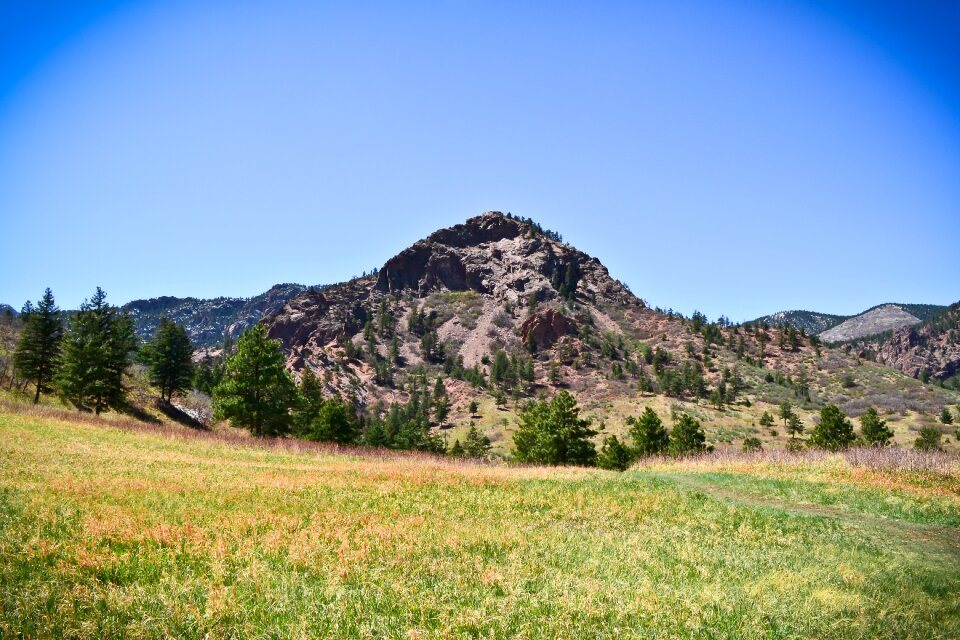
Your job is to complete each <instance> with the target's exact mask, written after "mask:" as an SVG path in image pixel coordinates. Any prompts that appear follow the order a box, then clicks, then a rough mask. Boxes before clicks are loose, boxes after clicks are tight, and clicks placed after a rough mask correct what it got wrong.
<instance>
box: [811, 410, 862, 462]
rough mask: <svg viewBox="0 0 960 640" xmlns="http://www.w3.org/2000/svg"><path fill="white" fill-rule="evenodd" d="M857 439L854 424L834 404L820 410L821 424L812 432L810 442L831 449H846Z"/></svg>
mask: <svg viewBox="0 0 960 640" xmlns="http://www.w3.org/2000/svg"><path fill="white" fill-rule="evenodd" d="M855 439H856V437H855V436H854V434H853V424H852V423H851V422H850V421H849V420H847V417H846V416H845V415H843V412H842V411H840V408H839V407H837V406H836V405H833V404H828V405H827V406H825V407H824V408H823V409H821V410H820V424H818V425H817V426H816V427H814V428H813V431H812V432H810V444H812V445H813V446H815V447H820V448H821V449H827V450H829V451H840V450H841V449H846V448H847V447H849V446H850V445H851V444H853V441H854V440H855Z"/></svg>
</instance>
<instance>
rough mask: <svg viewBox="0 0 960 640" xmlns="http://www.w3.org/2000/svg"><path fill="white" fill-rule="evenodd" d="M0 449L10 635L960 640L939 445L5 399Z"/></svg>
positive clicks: (1, 565) (957, 525) (957, 491)
mask: <svg viewBox="0 0 960 640" xmlns="http://www.w3.org/2000/svg"><path fill="white" fill-rule="evenodd" d="M128 422H132V421H128ZM111 425H113V426H111ZM0 445H2V446H0V452H2V453H0V456H2V460H3V464H0V514H2V517H0V582H2V584H3V585H4V588H3V590H2V595H0V635H3V636H4V637H8V636H9V637H18V636H23V637H45V638H54V637H55V638H74V637H100V638H104V637H137V638H169V637H178V638H203V637H298V638H299V637H304V638H305V637H337V638H477V637H483V638H532V637H551V638H613V637H618V638H622V637H645V638H702V637H711V638H730V639H733V638H758V637H783V638H811V637H820V638H866V637H869V638H904V637H916V638H921V637H922V638H955V637H958V635H960V610H958V608H957V603H956V598H955V594H956V593H957V592H958V590H960V547H958V546H957V541H958V540H960V500H958V498H957V496H958V495H960V470H958V469H957V467H956V459H955V458H947V457H945V456H926V457H922V456H916V455H909V454H910V452H899V453H895V454H894V453H893V452H890V453H884V452H873V453H871V452H862V451H861V452H851V453H850V454H848V455H847V456H842V455H827V454H816V453H811V454H808V455H806V456H784V455H779V456H775V457H770V458H765V457H763V456H751V457H714V458H710V459H702V460H698V461H688V462H676V463H672V462H665V461H657V462H654V463H651V464H649V465H647V466H644V467H638V468H635V469H634V470H632V471H629V472H627V473H624V474H617V473H611V472H602V471H589V470H583V469H543V468H515V467H498V466H487V465H475V464H467V463H456V462H452V461H449V460H439V459H433V458H429V457H423V456H409V455H406V456H405V455H398V454H383V453H376V454H373V455H360V452H352V451H344V452H337V451H336V450H334V449H332V448H329V447H327V448H325V447H323V446H318V445H311V444H309V443H304V444H293V443H287V444H283V443H278V444H275V445H263V444H261V445H259V446H258V445H256V444H255V443H254V442H253V441H251V440H249V439H238V438H237V437H231V438H227V437H223V436H217V435H213V434H205V433H203V432H194V431H190V430H184V429H180V430H177V429H174V428H168V429H163V428H159V427H147V426H145V425H142V424H127V423H126V422H108V421H107V420H104V419H97V418H95V417H93V416H89V415H78V414H75V413H63V414H60V413H57V412H49V411H47V410H41V411H39V412H38V411H35V410H28V411H26V412H25V413H19V412H13V413H11V412H10V410H9V407H2V408H0ZM901 464H903V465H907V466H909V467H910V468H911V470H909V471H908V470H903V469H900V468H899V466H898V465H901Z"/></svg>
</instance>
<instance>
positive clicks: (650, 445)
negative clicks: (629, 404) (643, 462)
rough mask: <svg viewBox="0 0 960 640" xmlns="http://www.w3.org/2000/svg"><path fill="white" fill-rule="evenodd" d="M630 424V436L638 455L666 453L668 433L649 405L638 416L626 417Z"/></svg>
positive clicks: (668, 443) (668, 442)
mask: <svg viewBox="0 0 960 640" xmlns="http://www.w3.org/2000/svg"><path fill="white" fill-rule="evenodd" d="M627 423H628V424H630V438H631V439H632V440H633V449H634V451H635V452H636V454H637V455H638V456H656V455H660V454H663V453H666V451H667V448H668V447H669V446H670V434H669V433H668V432H667V430H666V428H664V426H663V421H661V420H660V416H658V415H657V414H656V412H655V411H654V410H653V409H651V408H650V407H646V408H644V410H643V413H642V414H640V417H639V418H636V419H634V418H633V417H630V418H628V419H627Z"/></svg>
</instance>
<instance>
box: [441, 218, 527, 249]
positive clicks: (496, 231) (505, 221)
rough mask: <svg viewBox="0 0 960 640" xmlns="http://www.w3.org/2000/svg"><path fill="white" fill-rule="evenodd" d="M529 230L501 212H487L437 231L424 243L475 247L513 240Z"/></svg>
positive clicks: (523, 224) (521, 223)
mask: <svg viewBox="0 0 960 640" xmlns="http://www.w3.org/2000/svg"><path fill="white" fill-rule="evenodd" d="M528 229H529V227H528V226H527V225H526V224H525V223H523V222H521V221H519V220H515V219H513V218H508V217H507V216H505V215H504V214H503V213H501V212H499V211H487V212H486V213H484V214H482V215H479V216H474V217H473V218H469V219H468V220H467V221H466V222H464V223H463V224H458V225H454V226H452V227H450V228H448V229H440V230H439V231H435V232H433V233H432V234H430V235H429V236H427V238H426V240H425V241H424V242H433V243H436V244H443V245H446V246H448V247H461V248H463V247H473V246H477V245H480V244H482V243H484V242H496V241H498V240H503V239H513V238H516V237H517V236H520V235H523V233H524V232H526V231H528Z"/></svg>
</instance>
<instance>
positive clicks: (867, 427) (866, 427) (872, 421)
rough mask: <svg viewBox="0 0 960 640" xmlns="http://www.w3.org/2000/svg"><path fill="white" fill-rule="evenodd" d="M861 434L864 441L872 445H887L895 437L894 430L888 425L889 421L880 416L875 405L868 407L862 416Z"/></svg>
mask: <svg viewBox="0 0 960 640" xmlns="http://www.w3.org/2000/svg"><path fill="white" fill-rule="evenodd" d="M860 435H862V436H863V441H864V442H866V443H867V444H868V445H870V446H874V447H885V446H887V445H888V444H890V439H891V438H893V431H891V430H890V429H889V427H887V421H886V420H882V419H881V418H880V414H879V413H877V410H876V409H874V408H873V407H870V408H869V409H867V411H866V413H864V414H863V415H862V416H860Z"/></svg>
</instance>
